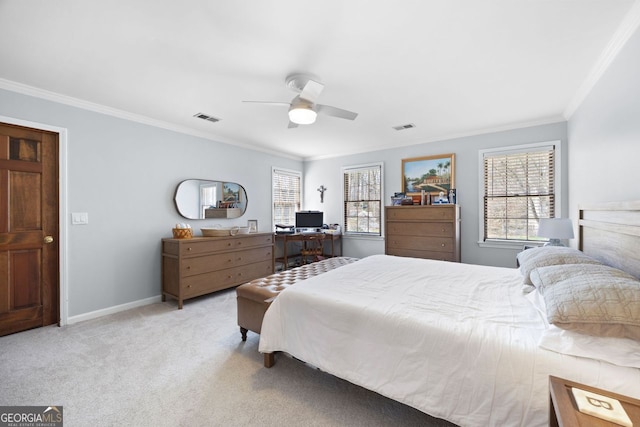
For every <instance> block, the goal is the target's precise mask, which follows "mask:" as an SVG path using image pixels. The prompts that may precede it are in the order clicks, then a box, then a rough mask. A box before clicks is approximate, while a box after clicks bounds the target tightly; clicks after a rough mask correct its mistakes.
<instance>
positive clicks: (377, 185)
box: [342, 163, 382, 236]
mask: <svg viewBox="0 0 640 427" xmlns="http://www.w3.org/2000/svg"><path fill="white" fill-rule="evenodd" d="M342 174H343V185H344V233H345V234H352V235H354V234H359V235H370V236H381V235H382V228H381V226H380V225H381V223H382V163H376V164H371V165H362V166H351V167H345V168H342Z"/></svg>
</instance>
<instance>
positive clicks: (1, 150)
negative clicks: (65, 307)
mask: <svg viewBox="0 0 640 427" xmlns="http://www.w3.org/2000/svg"><path fill="white" fill-rule="evenodd" d="M58 196H59V194H58V135H57V134H55V133H51V132H46V131H41V130H36V129H29V128H23V127H19V126H13V125H8V124H0V336H2V335H7V334H11V333H14V332H19V331H24V330H26V329H31V328H36V327H39V326H46V325H51V324H53V323H58V322H59V320H60V319H59V307H60V303H59V301H60V299H59V298H60V297H59V293H60V291H59V262H58V257H59V255H58V254H59V246H58V233H59V226H58V224H59V220H58V216H59V215H58Z"/></svg>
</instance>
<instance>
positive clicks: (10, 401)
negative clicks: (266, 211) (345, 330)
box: [0, 290, 452, 427]
mask: <svg viewBox="0 0 640 427" xmlns="http://www.w3.org/2000/svg"><path fill="white" fill-rule="evenodd" d="M258 339H259V337H258V336H257V335H256V334H253V333H251V332H250V333H249V338H248V339H247V342H245V343H243V342H242V341H241V339H240V332H239V330H238V327H237V325H236V302H235V291H234V290H229V291H222V292H219V293H216V294H214V295H209V296H206V297H202V298H198V299H195V300H190V301H188V302H186V303H185V306H184V309H183V310H178V309H177V304H176V303H175V301H167V302H165V303H159V304H153V305H149V306H145V307H141V308H137V309H134V310H129V311H126V312H122V313H118V314H114V315H110V316H105V317H102V318H100V319H95V320H90V321H86V322H82V323H78V324H75V325H70V326H67V327H64V328H59V327H57V326H51V327H46V328H40V329H34V330H31V331H26V332H22V333H19V334H14V335H9V336H6V337H1V338H0V406H5V405H62V406H63V407H64V425H65V427H74V426H218V425H225V426H252V425H263V426H276V425H290V426H299V425H304V426H387V425H388V426H450V425H452V424H449V423H447V422H444V421H442V420H437V419H434V418H431V417H429V416H428V415H426V414H424V413H422V412H420V411H418V410H415V409H413V408H410V407H408V406H405V405H402V404H400V403H397V402H394V401H392V400H389V399H387V398H385V397H382V396H380V395H378V394H376V393H373V392H370V391H367V390H364V389H362V388H360V387H358V386H355V385H353V384H351V383H348V382H346V381H343V380H340V379H338V378H335V377H333V376H331V375H328V374H325V373H323V372H320V371H318V370H316V369H313V368H311V367H309V366H307V365H305V364H303V363H301V362H299V361H297V360H295V359H292V358H290V357H284V356H280V357H278V358H277V363H276V365H275V366H274V367H273V368H271V369H266V368H263V367H262V355H261V354H259V353H258Z"/></svg>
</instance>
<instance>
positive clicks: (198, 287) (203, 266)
mask: <svg viewBox="0 0 640 427" xmlns="http://www.w3.org/2000/svg"><path fill="white" fill-rule="evenodd" d="M273 268H274V258H273V234H272V233H257V234H243V235H236V236H228V237H194V238H192V239H162V300H163V301H164V300H165V299H166V297H167V296H169V297H172V298H175V299H177V300H178V308H182V303H183V301H184V300H186V299H189V298H194V297H197V296H200V295H204V294H208V293H211V292H215V291H219V290H221V289H227V288H231V287H233V286H237V285H241V284H242V283H245V282H249V281H251V280H253V279H257V278H259V277H264V276H268V275H270V274H273Z"/></svg>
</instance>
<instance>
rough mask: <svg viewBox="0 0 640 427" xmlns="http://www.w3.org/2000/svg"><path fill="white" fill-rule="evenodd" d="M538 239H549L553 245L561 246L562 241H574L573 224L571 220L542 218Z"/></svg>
mask: <svg viewBox="0 0 640 427" xmlns="http://www.w3.org/2000/svg"><path fill="white" fill-rule="evenodd" d="M538 237H547V238H549V239H550V241H549V243H550V244H551V245H560V239H573V224H572V223H571V219H569V218H542V219H541V220H540V226H539V227H538Z"/></svg>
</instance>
